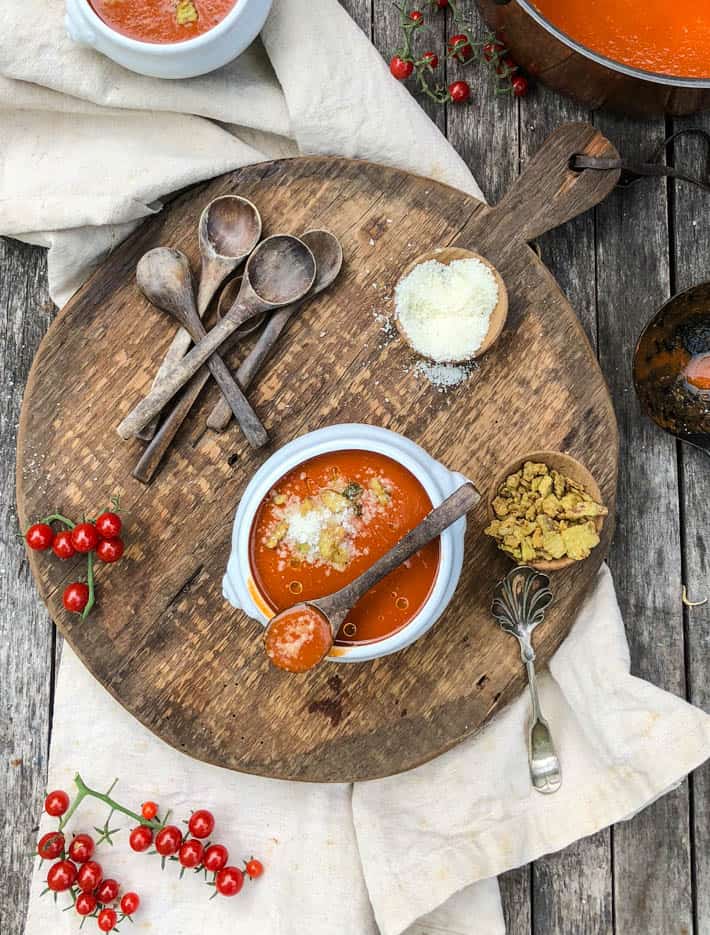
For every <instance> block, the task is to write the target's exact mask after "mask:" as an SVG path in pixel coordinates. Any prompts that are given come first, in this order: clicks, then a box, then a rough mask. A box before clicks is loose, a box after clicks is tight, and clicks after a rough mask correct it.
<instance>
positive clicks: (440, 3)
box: [436, 0, 449, 10]
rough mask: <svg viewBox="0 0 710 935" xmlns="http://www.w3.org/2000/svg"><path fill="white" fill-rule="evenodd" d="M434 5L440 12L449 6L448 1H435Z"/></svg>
mask: <svg viewBox="0 0 710 935" xmlns="http://www.w3.org/2000/svg"><path fill="white" fill-rule="evenodd" d="M436 5H437V6H438V7H439V9H440V10H445V9H446V8H447V6H448V5H449V0H436Z"/></svg>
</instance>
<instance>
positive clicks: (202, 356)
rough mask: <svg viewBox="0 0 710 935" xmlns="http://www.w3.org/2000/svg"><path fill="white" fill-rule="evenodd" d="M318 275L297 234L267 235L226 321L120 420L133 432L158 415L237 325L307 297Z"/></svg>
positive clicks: (124, 432) (122, 430)
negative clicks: (293, 235) (292, 235)
mask: <svg viewBox="0 0 710 935" xmlns="http://www.w3.org/2000/svg"><path fill="white" fill-rule="evenodd" d="M315 278H316V261H315V259H314V257H313V254H312V253H311V251H310V250H309V248H308V247H307V246H306V245H305V244H304V243H303V241H301V240H299V239H298V238H297V237H291V236H289V235H286V234H280V235H276V236H274V237H267V238H266V240H263V241H262V242H261V243H260V244H259V246H258V247H257V248H256V250H254V252H253V253H252V255H251V256H250V257H249V260H248V261H247V265H246V269H245V270H244V276H243V278H242V287H241V289H240V292H239V297H238V298H237V301H236V302H235V303H234V305H233V306H232V308H231V309H230V310H229V311H228V312H227V314H226V315H225V317H224V318H223V319H222V321H221V322H220V323H219V324H218V325H216V326H215V327H214V328H213V329H212V330H211V331H210V332H209V334H208V335H207V337H205V338H203V339H202V340H201V341H200V342H199V343H198V344H196V345H195V347H193V349H192V350H191V351H190V353H189V354H187V355H186V356H185V357H184V358H183V359H182V360H181V361H180V362H179V363H178V364H176V365H175V366H174V367H173V369H172V370H171V371H170V373H168V374H166V375H165V377H164V378H163V379H162V380H161V381H160V382H159V383H158V384H156V385H155V386H154V387H153V389H152V390H151V391H150V393H149V394H148V395H147V396H146V397H145V399H144V400H143V401H142V402H141V403H139V404H138V406H136V408H135V409H133V411H132V412H130V413H129V414H128V415H127V416H126V417H125V419H123V421H122V422H121V424H120V425H119V426H118V434H119V435H120V436H121V438H131V437H132V436H133V435H135V434H136V432H139V431H140V430H141V429H142V428H143V427H144V426H145V425H147V424H148V423H149V422H150V420H151V419H152V418H153V417H154V416H156V415H157V414H158V413H159V412H160V410H161V409H162V408H163V406H165V405H166V403H168V402H170V400H171V399H172V398H173V397H174V396H175V395H176V393H178V392H179V391H180V389H181V388H182V387H183V386H184V385H185V383H187V381H188V380H189V379H190V377H191V376H192V375H193V374H194V373H196V372H197V371H198V370H199V369H200V367H201V366H202V364H204V363H205V361H207V359H208V358H209V357H210V356H211V355H212V354H213V353H214V352H215V351H216V350H217V349H218V348H219V347H220V345H221V344H222V343H223V342H224V341H225V340H226V339H227V338H228V337H229V335H230V334H232V332H233V331H236V329H237V328H238V327H239V326H240V325H243V324H244V322H245V321H248V320H249V319H250V318H254V317H255V316H256V315H259V314H261V312H266V311H273V310H274V309H277V308H280V307H281V306H283V305H290V304H292V303H293V302H297V301H298V300H299V299H302V298H303V296H304V295H305V294H306V293H307V292H308V290H309V289H310V288H311V286H312V285H313V283H314V281H315Z"/></svg>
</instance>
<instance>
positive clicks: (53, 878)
mask: <svg viewBox="0 0 710 935" xmlns="http://www.w3.org/2000/svg"><path fill="white" fill-rule="evenodd" d="M75 880H76V867H75V866H74V864H73V863H72V862H71V861H70V860H60V861H59V862H58V863H56V864H52V866H51V867H50V868H49V873H48V874H47V886H48V887H49V888H50V890H52V891H53V892H54V893H63V892H64V891H65V890H68V889H70V888H71V886H73V884H74V881H75Z"/></svg>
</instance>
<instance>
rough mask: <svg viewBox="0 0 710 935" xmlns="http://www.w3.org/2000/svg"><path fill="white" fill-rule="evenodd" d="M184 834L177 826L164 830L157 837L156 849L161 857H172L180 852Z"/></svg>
mask: <svg viewBox="0 0 710 935" xmlns="http://www.w3.org/2000/svg"><path fill="white" fill-rule="evenodd" d="M181 844H182V833H181V831H180V829H179V828H176V827H175V825H168V826H167V827H166V828H162V829H161V830H160V831H159V832H158V833H157V835H156V837H155V849H156V851H157V852H158V853H159V854H160V856H161V857H172V856H173V854H176V853H177V852H178V851H179V850H180V845H181Z"/></svg>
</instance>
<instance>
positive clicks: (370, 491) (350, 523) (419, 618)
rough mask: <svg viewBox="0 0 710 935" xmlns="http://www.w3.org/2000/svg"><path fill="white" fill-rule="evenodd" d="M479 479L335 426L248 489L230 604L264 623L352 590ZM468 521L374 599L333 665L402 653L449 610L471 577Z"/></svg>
mask: <svg viewBox="0 0 710 935" xmlns="http://www.w3.org/2000/svg"><path fill="white" fill-rule="evenodd" d="M466 481H467V478H465V477H463V475H461V474H458V473H456V472H455V471H451V470H449V469H448V468H446V467H445V466H444V465H443V464H441V463H440V462H438V461H436V460H435V459H434V458H432V457H431V456H430V455H429V454H427V452H426V451H424V449H423V448H421V447H420V446H419V445H416V444H415V443H414V442H412V441H410V440H409V439H407V438H404V436H402V435H398V434H397V433H395V432H390V431H388V430H387V429H382V428H378V427H376V426H372V425H360V424H347V425H333V426H329V427H328V428H324V429H319V430H318V431H316V432H311V433H310V434H308V435H304V436H302V437H300V438H297V439H295V440H294V441H292V442H290V443H289V444H288V445H286V446H285V447H283V448H281V449H280V450H279V451H278V452H276V453H275V454H274V455H272V457H271V458H269V460H268V461H266V463H265V464H264V465H262V467H261V468H260V469H259V470H258V471H257V473H256V474H255V475H254V477H253V478H252V480H251V482H250V483H249V485H248V486H247V488H246V490H245V491H244V495H243V497H242V499H241V502H240V504H239V508H238V510H237V515H236V518H235V521H234V529H233V533H232V550H231V554H230V557H229V563H228V566H227V572H226V574H225V577H224V582H223V592H224V596H225V598H226V600H227V601H228V602H229V603H230V604H232V606H233V607H236V608H238V609H240V610H243V611H244V612H245V613H246V614H247V615H248V616H249V617H252V618H253V619H255V620H258V621H259V622H260V623H262V624H263V625H266V623H267V622H268V621H269V620H270V619H271V617H273V616H274V614H275V613H277V612H278V611H281V610H285V609H286V608H288V607H291V606H293V605H295V604H298V603H301V602H303V601H308V600H313V599H315V598H318V597H323V596H325V595H326V594H330V593H332V592H334V591H337V590H339V589H340V588H342V587H344V586H345V585H347V584H349V582H350V581H352V580H353V579H354V578H356V577H357V576H358V575H359V574H360V573H361V572H362V571H364V570H365V568H367V567H369V566H370V565H371V564H373V562H375V561H376V560H377V559H378V558H379V557H380V556H381V555H383V554H384V553H385V552H387V551H388V550H389V549H390V548H391V547H392V546H393V545H394V544H395V543H396V542H397V541H399V539H401V538H402V536H404V535H405V534H406V533H407V532H409V530H410V529H412V528H413V527H414V526H416V525H417V523H418V522H420V520H421V519H423V518H424V516H425V515H426V514H427V513H428V512H430V510H431V509H433V508H434V507H436V506H438V505H439V504H440V503H441V502H442V501H443V500H445V499H446V497H448V496H449V495H450V494H452V493H453V492H454V490H456V489H457V488H458V487H460V486H461V484H463V483H465V482H466ZM465 531H466V520H465V518H462V519H460V520H458V522H456V523H454V524H453V525H452V526H450V527H449V528H448V529H447V530H446V531H445V532H444V533H443V534H442V535H441V536H440V537H439V539H438V540H436V541H435V542H432V543H430V545H428V546H426V547H425V548H424V549H422V550H421V551H420V552H418V553H417V554H416V555H415V556H414V557H413V558H412V559H410V560H409V561H408V562H406V563H405V564H404V565H402V566H401V567H400V568H398V569H396V570H395V571H394V572H392V573H391V574H390V575H388V576H387V577H386V578H384V579H383V580H382V581H381V582H380V583H379V584H378V585H376V586H375V588H373V589H372V590H371V591H369V592H368V593H367V594H366V595H365V596H364V597H363V598H362V600H361V601H359V602H358V604H356V606H355V607H354V608H353V610H352V611H351V612H350V614H349V615H348V617H347V618H346V620H345V622H344V623H343V625H342V627H341V628H340V631H339V632H338V634H337V638H336V640H335V644H334V646H333V649H332V650H331V653H330V655H329V656H328V658H329V659H330V660H332V661H334V662H365V661H366V660H370V659H377V658H379V657H380V656H387V655H389V654H390V653H394V652H398V651H399V650H401V649H404V648H405V647H406V646H409V645H410V644H411V643H413V642H414V641H415V640H416V639H418V638H419V637H420V636H422V635H423V634H424V633H426V632H427V630H429V629H430V628H431V627H432V626H433V625H434V623H435V622H436V621H437V620H438V619H439V617H440V616H441V615H442V614H443V612H444V611H445V609H446V607H447V605H448V604H449V602H450V601H451V598H452V597H453V594H454V591H455V590H456V585H457V584H458V580H459V577H460V575H461V567H462V563H463V554H464V534H465Z"/></svg>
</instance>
